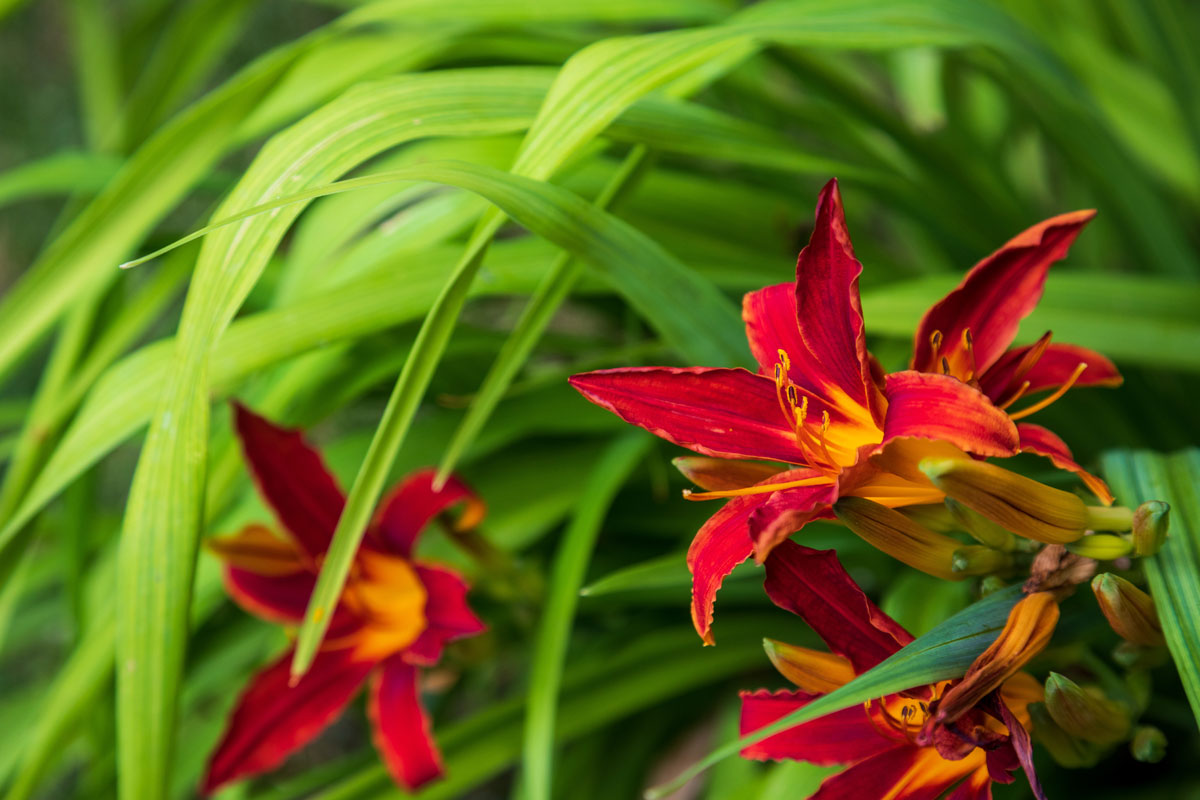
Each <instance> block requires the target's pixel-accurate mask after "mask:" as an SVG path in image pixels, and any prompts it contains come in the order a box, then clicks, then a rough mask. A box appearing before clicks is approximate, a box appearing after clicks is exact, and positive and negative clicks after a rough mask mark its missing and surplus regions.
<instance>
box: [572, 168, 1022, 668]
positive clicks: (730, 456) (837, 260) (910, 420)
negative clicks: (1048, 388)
mask: <svg viewBox="0 0 1200 800" xmlns="http://www.w3.org/2000/svg"><path fill="white" fill-rule="evenodd" d="M861 272H862V265H861V264H860V263H859V262H858V260H857V259H856V258H855V257H854V250H853V248H852V246H851V244H850V237H849V234H848V232H847V230H846V222H845V216H844V214H843V212H842V202H841V197H840V195H839V193H838V188H837V182H836V181H830V182H829V183H828V184H827V185H826V186H825V188H824V189H823V190H822V191H821V196H820V198H819V200H818V203H817V213H816V227H815V229H814V231H813V234H812V238H811V239H810V240H809V244H808V246H807V247H805V248H804V250H803V251H801V253H800V256H799V259H798V261H797V264H796V282H795V284H794V285H793V284H780V285H777V286H768V287H766V288H765V289H761V290H759V291H756V292H751V293H750V294H747V295H746V297H745V300H744V303H743V318H744V320H745V322H746V335H747V338H748V339H749V342H750V349H751V351H752V352H753V354H754V357H755V359H756V360H757V361H758V364H759V372H758V373H757V374H756V373H752V372H749V371H747V370H744V369H717V368H704V367H688V368H673V367H645V368H632V369H610V370H601V371H598V372H589V373H585V374H582V375H576V376H574V377H572V378H571V385H572V386H574V387H575V388H576V389H578V390H579V391H580V392H581V393H582V394H583V395H584V397H586V398H587V399H588V400H590V401H592V402H593V403H596V404H597V405H600V406H602V407H604V408H607V409H609V410H610V411H612V412H614V413H616V414H617V415H619V416H620V417H621V418H622V419H624V420H625V421H626V422H630V423H632V424H634V425H638V426H640V427H643V428H645V429H647V430H649V431H651V432H652V433H654V434H656V435H658V436H661V437H662V438H664V439H667V440H668V441H671V442H674V443H675V444H678V445H681V446H683V447H687V448H689V449H691V450H694V451H696V452H698V453H701V454H702V455H703V456H707V458H687V459H680V460H677V462H676V463H677V465H678V466H679V467H680V469H681V470H682V471H683V472H684V473H685V474H686V475H688V477H689V478H691V479H692V480H693V481H694V482H695V483H697V484H698V485H699V486H701V487H702V488H704V489H708V490H710V491H708V492H705V493H699V494H691V498H692V499H709V498H717V497H729V498H732V499H730V501H729V502H728V503H726V505H725V506H724V507H723V508H722V509H721V510H720V511H718V512H717V513H716V514H714V515H713V517H712V518H711V519H709V521H708V522H707V523H706V524H705V525H704V527H703V528H701V529H700V532H699V533H698V534H697V535H696V538H695V540H694V541H693V542H692V546H691V548H690V550H689V552H688V567H689V569H690V570H691V572H692V576H693V583H692V619H693V621H694V622H695V625H696V630H697V632H699V633H700V635H701V637H703V639H704V640H705V642H706V643H709V644H711V643H712V641H713V639H712V632H711V624H712V615H713V602H714V599H715V596H716V592H717V590H718V588H719V587H720V585H721V582H722V581H723V580H724V578H725V576H727V575H728V574H729V573H730V572H731V571H732V570H733V568H734V567H735V566H737V565H738V564H740V563H741V562H743V561H745V560H746V559H747V558H748V557H749V556H750V555H751V553H754V554H755V555H756V557H757V559H758V560H759V561H760V562H761V561H762V560H763V559H765V558H766V556H767V554H768V553H769V552H770V551H771V548H773V547H775V546H776V545H777V544H779V543H780V542H781V541H783V540H785V539H786V538H787V537H788V536H790V535H791V534H792V533H793V532H795V531H798V530H799V529H800V528H802V527H803V526H804V525H805V524H807V523H808V522H809V521H811V520H814V519H822V518H830V517H832V511H831V508H832V506H833V503H834V502H835V501H836V500H837V499H838V497H840V496H846V495H855V496H861V497H866V498H869V499H871V500H874V501H876V502H878V503H882V504H884V505H887V506H891V507H897V506H904V505H913V504H920V503H931V502H940V501H941V500H942V498H943V497H944V495H943V494H942V493H941V492H940V491H939V490H937V489H936V488H935V487H933V486H932V484H930V483H929V482H928V481H927V480H925V479H924V477H923V476H921V474H920V473H919V471H918V470H917V469H916V465H915V462H914V464H913V465H911V466H912V468H911V469H909V470H905V472H907V473H908V474H907V476H905V475H903V474H901V473H897V471H895V470H891V471H885V470H884V469H882V468H880V467H879V466H878V465H876V464H875V463H873V462H872V461H871V458H870V457H871V456H872V455H875V454H876V453H878V452H879V451H880V450H881V449H882V448H883V445H884V444H886V443H888V442H890V441H893V440H896V439H900V438H917V439H925V440H941V441H946V442H950V443H952V444H954V445H955V446H957V447H958V448H960V449H961V450H963V451H964V452H967V453H970V454H972V455H975V456H980V457H987V456H1011V455H1014V454H1016V453H1017V452H1019V443H1020V437H1019V435H1018V432H1017V429H1016V426H1015V425H1014V424H1013V423H1012V422H1011V421H1010V420H1009V418H1008V416H1007V415H1006V414H1005V413H1004V412H1003V411H1001V410H1000V409H998V408H997V407H996V406H995V405H994V404H993V403H992V402H991V400H989V399H988V398H987V397H986V396H984V395H983V394H982V393H981V392H979V391H977V390H976V389H975V388H974V387H972V386H970V385H968V384H967V383H964V382H963V381H961V380H959V379H958V378H957V377H955V376H953V375H943V374H931V373H925V372H920V371H917V370H906V371H902V372H896V373H892V374H890V375H884V374H883V371H882V369H881V368H880V367H879V364H878V363H877V362H876V361H875V360H874V358H872V357H871V356H870V354H868V352H867V347H866V340H865V336H864V331H863V318H862V306H861V303H860V301H859V293H858V276H859V274H860V273H861ZM912 451H913V448H908V449H907V450H906V452H912ZM751 459H758V460H759V461H760V462H762V461H766V462H777V463H774V464H763V463H756V462H755V461H752V460H751ZM778 462H782V463H781V464H780V463H778ZM785 465H786V466H785Z"/></svg>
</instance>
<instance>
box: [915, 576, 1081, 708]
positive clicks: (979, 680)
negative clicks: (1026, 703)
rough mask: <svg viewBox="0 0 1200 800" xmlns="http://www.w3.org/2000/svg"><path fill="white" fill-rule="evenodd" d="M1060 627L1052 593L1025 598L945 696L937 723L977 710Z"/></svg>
mask: <svg viewBox="0 0 1200 800" xmlns="http://www.w3.org/2000/svg"><path fill="white" fill-rule="evenodd" d="M1057 624H1058V603H1057V602H1056V601H1055V599H1054V595H1053V594H1052V593H1051V592H1036V593H1034V594H1031V595H1027V596H1026V597H1024V598H1022V599H1021V601H1020V602H1018V603H1017V604H1016V605H1015V606H1013V609H1012V611H1010V612H1009V613H1008V620H1007V621H1006V622H1005V623H1004V629H1003V630H1002V631H1000V635H999V636H998V637H996V641H994V642H992V644H991V645H990V646H989V647H988V649H986V650H984V651H983V652H982V653H980V654H979V657H978V658H976V659H975V663H973V664H971V667H970V669H968V670H967V674H966V675H964V676H963V679H962V680H961V681H959V682H958V683H956V684H955V685H953V686H952V687H951V688H950V689H949V690H947V691H946V693H945V694H944V695H942V699H941V701H940V702H939V703H938V711H937V716H936V721H937V722H939V723H949V722H953V721H954V720H956V719H958V718H959V717H961V716H962V715H963V714H965V713H967V712H968V711H970V710H971V709H972V708H974V707H975V704H976V703H978V702H979V701H980V700H982V699H983V698H984V697H986V696H987V695H988V694H989V693H990V692H992V691H993V690H995V689H997V688H999V687H1000V686H1001V685H1003V684H1004V682H1005V681H1007V680H1008V679H1009V678H1011V677H1012V676H1013V675H1015V674H1017V672H1019V671H1020V669H1021V667H1023V666H1024V665H1025V664H1026V663H1027V662H1028V661H1029V659H1031V658H1033V657H1034V656H1036V655H1037V654H1038V653H1040V652H1042V650H1043V649H1044V648H1045V647H1046V645H1047V644H1048V643H1049V642H1050V637H1051V636H1052V635H1053V634H1054V626H1055V625H1057Z"/></svg>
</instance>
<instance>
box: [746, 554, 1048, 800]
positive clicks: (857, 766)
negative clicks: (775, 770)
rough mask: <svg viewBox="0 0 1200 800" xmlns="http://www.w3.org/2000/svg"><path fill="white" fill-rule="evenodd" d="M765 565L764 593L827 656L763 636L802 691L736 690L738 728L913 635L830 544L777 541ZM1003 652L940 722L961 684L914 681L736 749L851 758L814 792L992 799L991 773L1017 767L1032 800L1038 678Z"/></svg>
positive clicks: (837, 681) (854, 671)
mask: <svg viewBox="0 0 1200 800" xmlns="http://www.w3.org/2000/svg"><path fill="white" fill-rule="evenodd" d="M766 572H767V579H766V590H767V594H768V595H769V596H770V598H771V600H772V601H773V602H774V603H775V604H776V605H778V606H779V607H780V608H783V609H786V610H788V611H791V612H793V613H795V614H798V615H799V616H800V617H802V618H803V619H804V621H805V622H807V623H808V624H809V625H810V626H811V627H812V628H813V630H815V631H816V632H817V634H818V635H819V636H820V637H821V638H822V639H824V640H825V643H826V644H827V645H828V646H829V648H830V650H831V651H832V652H831V653H826V652H821V651H817V650H809V649H808V648H805V647H798V646H795V645H789V644H784V643H782V642H774V641H771V640H767V641H766V647H767V653H768V655H769V656H770V658H771V661H772V662H773V663H774V664H775V666H776V667H777V668H778V669H779V671H780V672H781V673H782V674H783V675H784V677H786V678H787V679H788V680H790V681H791V682H792V683H794V684H795V685H796V686H798V687H799V691H778V692H770V691H767V690H760V691H757V692H743V693H742V695H741V696H742V718H741V731H742V733H743V735H744V734H747V733H751V732H753V731H756V730H759V729H760V728H763V727H764V726H766V725H769V724H770V723H772V722H775V721H776V720H778V719H780V718H782V717H784V716H785V715H787V714H790V713H791V712H793V711H795V710H796V709H798V708H802V707H803V706H805V705H807V704H808V703H810V702H812V701H813V700H814V699H816V698H817V697H820V696H821V695H822V694H825V693H827V692H829V691H832V690H833V689H836V688H837V687H839V686H841V685H843V684H845V683H847V682H848V681H850V680H851V679H853V678H854V677H855V676H857V675H860V674H862V673H863V672H866V671H867V670H869V669H871V668H872V667H874V666H875V665H876V664H878V663H879V662H881V661H883V660H884V659H885V658H887V657H888V656H890V655H892V654H893V653H895V652H896V651H897V650H899V649H900V648H901V647H903V646H904V645H906V644H908V643H909V642H911V641H912V639H913V637H912V635H911V634H909V633H908V631H906V630H904V628H902V627H901V626H900V625H899V624H897V623H896V622H895V620H893V619H892V618H891V617H889V616H888V615H887V614H885V613H883V611H881V610H880V609H879V608H878V607H877V606H876V605H875V604H874V603H872V602H871V600H870V599H869V598H868V597H867V596H866V595H865V594H863V592H862V590H861V589H859V588H858V586H857V585H856V584H855V583H854V581H853V580H851V578H850V576H849V575H847V574H846V571H845V569H843V568H842V565H841V564H840V563H838V560H837V556H836V555H835V554H834V552H833V551H832V550H813V549H811V548H807V547H802V546H801V545H798V544H795V543H794V542H784V543H783V544H781V545H780V546H779V547H777V548H776V549H775V550H774V551H773V552H772V553H771V557H770V558H768V559H767V564H766ZM1055 618H1057V617H1055ZM1042 644H1044V642H1042ZM993 649H999V648H993ZM1008 649H1010V650H1013V651H1014V652H1013V653H1012V654H1011V656H1010V657H1009V658H1008V659H1006V661H1005V664H1006V666H1008V667H1011V668H1010V669H1006V670H1004V671H1002V672H996V671H993V672H992V673H990V675H991V677H990V680H988V681H987V683H986V685H983V684H982V683H981V682H980V681H979V680H977V679H973V680H972V682H971V683H970V687H969V690H970V691H971V692H972V694H971V696H970V697H969V698H964V699H965V700H966V701H967V703H968V705H965V706H963V705H962V704H959V706H960V707H959V708H958V709H957V710H956V712H955V714H956V716H955V717H954V719H953V720H951V721H950V723H949V724H942V720H940V719H937V714H938V711H939V706H940V705H941V703H942V700H943V698H947V697H948V696H949V695H950V694H953V693H955V689H956V687H957V686H959V685H963V686H964V688H967V687H966V686H965V685H966V683H967V681H964V680H959V681H942V682H940V683H938V684H934V685H930V686H922V687H916V688H914V689H910V690H908V691H906V692H902V693H900V694H895V695H890V696H888V697H884V698H881V699H878V700H874V701H872V702H870V703H867V704H865V705H859V706H853V707H851V708H847V709H844V710H842V711H837V712H834V713H832V714H827V715H825V716H823V717H819V718H817V719H814V720H812V721H810V722H805V723H801V724H800V725H797V726H795V727H793V728H789V729H787V730H785V731H783V732H781V733H778V734H775V735H774V736H770V737H768V738H766V739H764V740H762V741H761V742H758V743H756V744H753V745H751V746H749V747H747V748H745V749H744V750H743V751H742V755H743V756H744V757H746V758H753V759H759V760H765V759H773V760H782V759H789V760H796V761H807V762H810V763H813V764H820V765H835V764H846V765H848V766H847V768H846V769H845V770H843V771H842V772H840V773H838V774H836V775H833V776H832V777H830V778H828V779H826V781H825V782H824V783H823V784H822V785H821V788H820V790H819V791H818V792H817V793H816V794H815V795H813V800H833V799H834V798H842V797H873V798H883V799H884V800H917V798H922V799H923V800H924V799H925V798H933V797H942V796H944V795H945V796H947V797H948V800H984V799H985V798H990V797H991V796H992V793H991V785H992V782H993V781H995V782H1000V783H1011V782H1012V781H1013V777H1012V775H1011V773H1012V772H1013V771H1014V770H1015V769H1016V768H1017V767H1018V766H1019V765H1022V764H1023V765H1026V770H1027V771H1028V776H1029V778H1030V783H1031V785H1032V786H1033V787H1034V792H1035V794H1037V795H1038V796H1039V797H1040V796H1041V790H1040V788H1039V787H1038V785H1037V779H1036V777H1035V776H1034V775H1033V774H1032V771H1031V770H1032V762H1031V761H1030V759H1029V755H1030V752H1029V749H1030V743H1029V733H1028V731H1029V729H1030V728H1031V727H1032V724H1031V722H1030V719H1029V714H1028V710H1027V708H1028V705H1029V703H1031V702H1035V701H1038V700H1041V698H1042V691H1041V684H1039V683H1038V682H1037V681H1036V680H1035V679H1034V678H1033V677H1032V676H1030V675H1029V674H1027V673H1023V672H1016V669H1017V668H1019V666H1020V663H1024V662H1023V661H1021V660H1020V659H1022V658H1024V659H1026V660H1027V658H1028V656H1029V655H1031V653H1030V652H1029V650H1028V649H1024V650H1020V652H1019V653H1018V652H1016V651H1017V649H1018V648H1014V647H1009V648H1008ZM994 662H995V659H992V660H991V661H989V662H988V663H994ZM973 669H974V668H973ZM1014 673H1015V674H1014ZM985 680H987V679H985ZM980 698H982V700H981V699H980ZM947 792H949V794H948V795H946V793H947Z"/></svg>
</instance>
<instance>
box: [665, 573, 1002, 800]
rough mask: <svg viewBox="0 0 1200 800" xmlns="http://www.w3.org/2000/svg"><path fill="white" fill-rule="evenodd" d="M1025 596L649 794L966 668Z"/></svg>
mask: <svg viewBox="0 0 1200 800" xmlns="http://www.w3.org/2000/svg"><path fill="white" fill-rule="evenodd" d="M1020 596H1021V589H1020V587H1019V586H1012V587H1009V588H1008V589H1005V590H1003V591H999V592H996V593H995V594H991V595H988V596H987V597H985V598H984V599H982V600H980V601H979V602H978V603H975V604H974V605H972V606H970V607H969V608H965V609H963V610H962V611H960V612H958V613H957V614H955V615H954V616H953V617H951V618H950V619H948V620H946V621H945V622H943V623H942V624H940V625H938V626H937V627H936V628H934V629H933V630H931V631H929V633H926V634H925V635H924V636H919V637H917V638H916V639H915V640H913V641H912V642H909V644H908V645H907V646H905V647H904V648H903V649H901V650H900V651H899V652H897V653H895V654H894V655H892V656H891V657H890V658H888V659H886V660H885V661H883V662H881V663H879V664H878V665H876V666H875V667H874V668H872V669H870V670H868V671H867V672H864V673H863V674H862V675H859V676H858V677H857V678H855V679H854V680H852V681H850V682H849V683H847V684H846V685H844V686H842V687H841V688H839V689H835V690H834V691H832V692H830V693H829V694H827V695H823V696H821V697H819V698H817V699H816V700H813V701H812V702H811V703H809V704H808V705H806V706H804V707H803V708H800V709H797V710H796V711H793V712H792V713H791V714H788V715H787V716H785V717H782V718H780V719H778V720H776V721H775V722H773V723H771V724H770V725H767V726H766V727H764V728H760V729H758V730H757V731H755V732H754V733H750V734H747V735H745V736H743V737H741V738H740V739H738V740H736V741H733V742H729V743H728V744H724V745H722V746H721V747H718V748H717V749H716V750H714V751H713V752H712V753H710V754H709V755H708V756H706V757H705V758H704V759H702V760H701V761H698V762H696V763H695V764H693V765H692V766H690V767H688V768H687V769H686V770H684V771H683V772H681V773H680V774H679V776H678V777H676V778H675V779H674V780H672V781H670V782H668V783H665V784H662V785H661V786H656V787H654V788H653V789H651V790H650V791H648V792H647V793H646V797H647V798H648V799H649V800H656V799H657V798H662V797H666V796H667V795H669V794H671V793H672V792H674V791H676V790H677V789H679V787H681V786H683V785H684V784H685V783H687V782H688V781H689V780H691V779H692V778H694V777H695V776H697V775H699V774H700V773H701V772H703V771H704V770H706V769H708V768H709V767H711V766H712V765H713V764H716V763H717V762H718V761H720V760H721V759H724V758H728V757H729V756H732V755H736V754H737V753H738V752H739V751H740V750H741V749H742V748H744V747H748V746H749V745H752V744H754V743H756V742H761V741H762V740H763V739H766V738H768V737H770V736H774V735H775V734H777V733H779V732H780V731H785V730H787V729H788V728H792V727H794V726H796V725H799V724H800V723H802V722H808V721H809V720H813V719H816V718H817V717H823V716H825V715H826V714H832V713H833V712H835V711H841V710H842V709H843V708H849V707H850V706H855V705H858V704H859V703H865V702H867V701H868V700H873V699H875V698H878V697H884V696H885V695H889V694H894V693H895V692H900V691H904V690H905V689H912V688H914V687H916V686H924V685H926V684H930V683H936V682H937V681H943V680H947V679H950V678H957V677H960V676H962V674H963V673H964V672H966V670H967V667H969V666H971V662H972V661H974V660H975V658H976V656H978V655H979V654H980V653H982V652H983V651H984V650H985V649H986V648H987V646H988V645H990V644H991V643H992V642H993V641H995V639H996V637H997V636H998V635H999V633H1000V631H1001V629H1002V628H1003V627H1004V622H1005V620H1006V619H1007V618H1008V612H1009V611H1011V610H1012V607H1013V606H1014V605H1015V604H1016V602H1017V600H1018V599H1019V598H1020Z"/></svg>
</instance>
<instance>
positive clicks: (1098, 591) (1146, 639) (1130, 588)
mask: <svg viewBox="0 0 1200 800" xmlns="http://www.w3.org/2000/svg"><path fill="white" fill-rule="evenodd" d="M1092 592H1093V593H1094V594H1095V595H1096V602H1097V603H1098V604H1099V605H1100V610H1101V611H1102V612H1104V616H1105V618H1106V619H1108V624H1109V625H1111V626H1112V629H1113V630H1114V631H1116V632H1117V635H1118V636H1120V637H1121V638H1122V639H1126V640H1128V641H1130V642H1133V643H1134V644H1140V645H1145V646H1147V647H1154V646H1157V645H1161V644H1164V642H1165V640H1164V639H1163V632H1162V626H1161V625H1160V624H1159V621H1158V612H1157V611H1156V610H1155V608H1154V598H1152V597H1151V596H1150V595H1148V594H1146V593H1145V592H1143V591H1142V590H1141V589H1139V588H1138V587H1136V586H1134V585H1133V584H1132V583H1130V582H1129V581H1127V580H1125V579H1124V578H1122V577H1120V576H1119V575H1113V574H1112V573H1111V572H1102V573H1101V574H1099V575H1097V576H1096V577H1094V578H1092Z"/></svg>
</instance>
